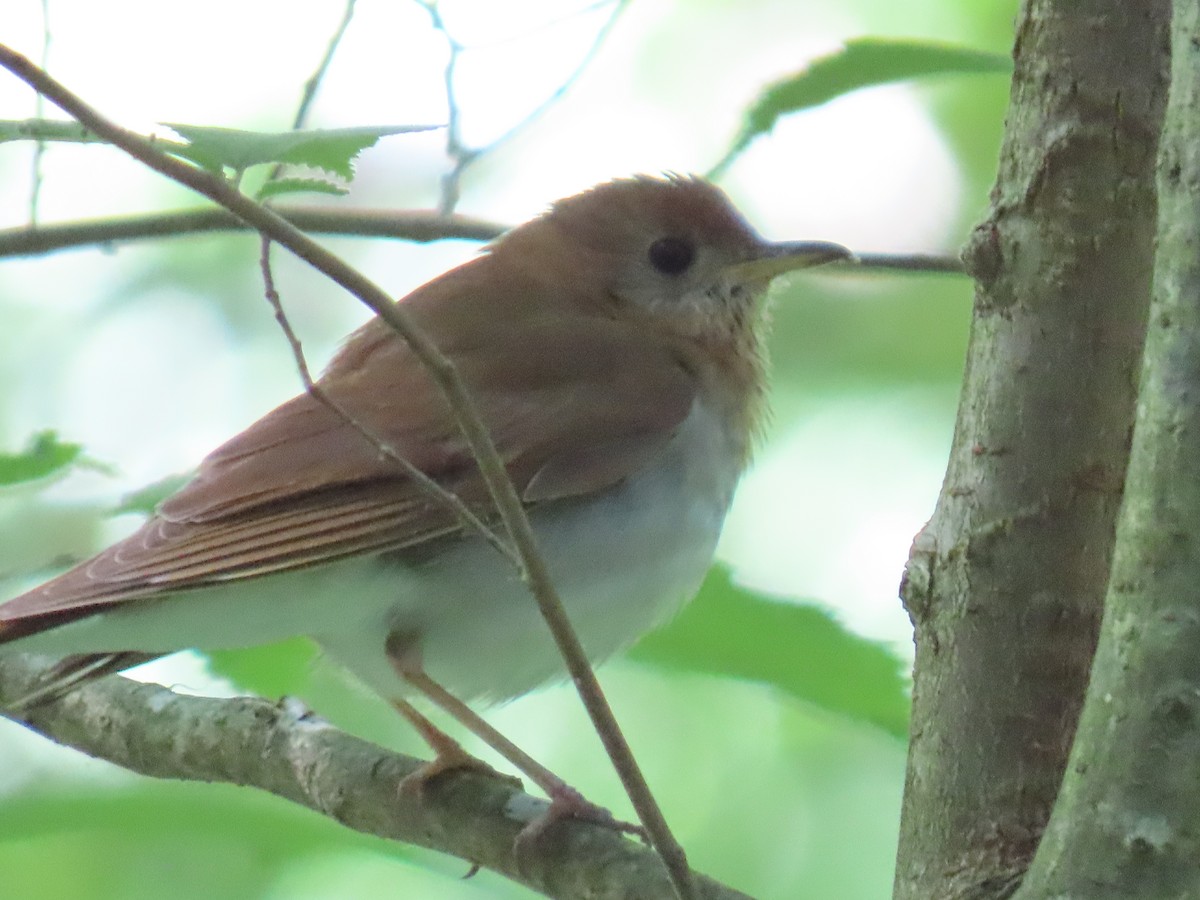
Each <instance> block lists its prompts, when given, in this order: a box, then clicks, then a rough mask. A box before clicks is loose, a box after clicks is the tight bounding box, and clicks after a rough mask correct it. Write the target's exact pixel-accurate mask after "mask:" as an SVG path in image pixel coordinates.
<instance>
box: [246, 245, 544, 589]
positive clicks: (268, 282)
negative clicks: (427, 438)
mask: <svg viewBox="0 0 1200 900" xmlns="http://www.w3.org/2000/svg"><path fill="white" fill-rule="evenodd" d="M259 268H260V269H261V271H262V277H263V287H264V293H265V294H266V298H267V302H268V303H270V304H271V309H273V310H274V311H275V321H276V322H278V323H279V327H280V328H281V329H283V334H284V337H286V338H287V342H288V346H289V347H291V350H292V357H293V359H294V360H295V362H296V369H297V371H299V373H300V380H301V382H303V384H304V389H305V390H306V391H307V392H308V393H309V394H311V395H312V397H313V399H314V400H316V401H317V402H318V403H320V404H322V405H323V406H325V407H326V408H327V409H329V410H330V411H332V412H333V413H335V414H336V415H337V416H339V417H340V418H341V419H342V420H343V421H345V422H346V424H347V425H349V426H350V427H351V428H353V429H354V430H355V431H357V432H358V433H359V434H361V435H362V436H363V438H364V439H365V440H366V441H367V443H369V444H370V445H371V446H372V447H374V448H375V450H376V451H377V452H379V453H380V454H382V455H383V456H386V457H387V458H388V459H390V460H392V461H393V462H395V463H396V464H397V465H398V466H399V467H400V468H401V469H403V470H404V473H405V474H406V475H407V476H408V477H409V478H411V479H412V480H413V482H414V483H415V484H416V485H417V486H418V487H419V488H420V489H421V490H422V491H424V492H425V493H426V495H427V496H429V497H430V498H431V499H433V500H434V501H435V502H437V503H440V504H441V505H443V506H445V507H446V508H448V509H449V510H450V511H451V512H452V513H454V515H455V517H457V519H458V521H459V522H460V523H461V524H462V526H463V527H464V528H466V529H467V530H468V531H473V532H475V533H476V534H478V535H479V536H480V537H482V538H483V539H484V540H485V541H487V542H488V543H489V544H491V545H492V547H494V548H495V549H496V551H497V552H499V553H500V555H502V556H504V557H505V558H506V559H507V560H508V561H509V562H511V563H512V564H513V565H514V566H516V567H517V569H518V571H519V570H520V568H521V560H520V558H519V557H518V556H517V554H516V551H514V550H513V548H512V547H511V546H509V544H508V543H506V542H505V541H503V540H501V538H500V536H499V535H498V534H496V532H495V531H494V530H492V529H491V528H489V527H488V526H487V525H485V524H484V523H483V522H482V521H480V519H479V517H478V516H476V515H475V513H473V512H471V510H470V508H469V507H468V506H467V505H466V504H465V503H463V502H462V500H461V499H460V498H459V496H458V495H457V494H455V493H452V492H451V491H448V490H446V489H445V488H444V487H442V486H441V485H440V484H438V483H437V482H436V481H434V480H433V479H432V478H430V477H429V476H428V475H426V474H425V473H424V472H422V471H421V470H420V469H418V468H417V467H416V466H414V465H413V464H412V462H411V461H410V460H409V459H408V458H407V457H406V456H404V454H402V453H401V452H400V451H399V450H397V449H396V448H395V447H394V446H393V445H392V444H390V443H389V442H387V441H385V440H384V439H383V438H382V437H381V436H380V435H378V434H376V433H375V432H374V431H372V430H371V429H369V428H367V426H366V425H364V424H362V422H360V421H359V420H358V419H357V418H355V417H354V416H353V415H352V414H351V413H350V411H349V410H347V409H346V408H345V407H343V406H342V405H341V404H339V403H338V402H337V401H336V400H334V399H333V398H332V397H330V396H329V394H327V393H326V392H325V391H324V390H323V389H322V388H321V386H320V385H319V384H317V383H316V381H314V380H313V377H312V373H311V372H310V371H309V368H308V361H307V360H306V359H305V358H304V348H303V347H302V346H301V345H300V338H298V337H297V336H296V331H295V329H294V328H292V323H291V322H290V321H289V320H288V317H287V313H286V312H285V311H284V309H283V301H282V300H280V298H279V291H278V290H277V289H276V287H275V276H274V274H273V273H272V271H271V239H270V238H269V237H265V236H264V237H263V238H262V252H261V253H260V254H259Z"/></svg>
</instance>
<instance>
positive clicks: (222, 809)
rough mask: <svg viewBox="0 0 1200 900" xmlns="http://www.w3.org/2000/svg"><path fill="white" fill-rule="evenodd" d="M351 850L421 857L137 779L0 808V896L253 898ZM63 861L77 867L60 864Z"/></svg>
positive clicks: (205, 791) (239, 791)
mask: <svg viewBox="0 0 1200 900" xmlns="http://www.w3.org/2000/svg"><path fill="white" fill-rule="evenodd" d="M347 851H359V852H361V851H374V852H377V853H380V854H383V855H385V856H387V857H390V858H392V859H405V858H413V857H414V856H416V857H417V858H420V857H421V856H422V854H421V853H420V851H412V850H411V849H410V848H407V847H405V846H404V845H403V844H398V843H394V842H389V841H384V840H382V839H380V838H376V837H372V836H369V835H364V834H360V833H358V832H355V831H352V830H350V829H348V828H344V827H342V826H340V825H339V824H337V823H336V822H334V821H333V820H331V819H327V818H324V817H321V816H318V815H314V814H313V813H311V812H309V811H308V810H305V809H301V808H300V807H298V806H294V805H292V804H290V803H288V802H287V801H284V800H281V799H279V798H277V797H272V796H269V795H267V794H265V793H262V792H259V791H252V790H247V789H245V788H239V787H234V786H231V785H209V784H188V783H175V782H161V781H151V780H148V779H142V780H138V781H136V782H133V783H131V784H126V785H124V786H123V788H122V789H121V790H112V789H111V788H108V789H105V790H95V789H91V788H87V787H84V788H82V789H81V788H80V787H79V786H78V785H73V786H71V788H70V789H69V790H62V789H61V788H60V789H58V790H37V791H28V792H26V793H24V794H21V795H13V796H8V797H6V798H4V800H3V801H0V863H3V864H4V871H5V876H4V880H3V885H4V887H3V889H2V890H0V895H2V896H3V897H5V898H10V897H11V898H14V900H15V898H18V897H20V898H22V900H43V898H45V900H50V898H61V897H78V898H88V900H99V898H114V900H116V898H120V900H154V898H159V897H162V896H163V884H164V883H171V884H173V885H174V887H173V888H172V891H171V893H172V896H173V897H185V898H190V897H209V898H211V897H257V896H262V895H264V894H265V893H266V892H267V891H268V890H269V887H270V885H271V884H273V883H274V882H275V880H276V879H277V878H278V876H279V873H280V872H281V871H284V870H285V869H286V867H288V866H289V865H292V864H295V862H296V861H298V860H304V859H308V858H311V857H313V856H314V855H320V854H331V853H339V852H347ZM64 858H65V859H70V860H71V865H69V866H62V865H54V863H53V860H54V859H60V860H61V859H64ZM214 859H219V860H221V865H219V866H214V865H213V864H212V861H213V860H214ZM38 863H41V864H40V865H39V864H38ZM400 874H402V870H399V869H398V875H400Z"/></svg>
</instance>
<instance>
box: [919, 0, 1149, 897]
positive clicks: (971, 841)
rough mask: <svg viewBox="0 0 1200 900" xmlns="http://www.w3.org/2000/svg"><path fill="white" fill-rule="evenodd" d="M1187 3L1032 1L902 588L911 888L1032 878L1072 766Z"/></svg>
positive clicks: (967, 887)
mask: <svg viewBox="0 0 1200 900" xmlns="http://www.w3.org/2000/svg"><path fill="white" fill-rule="evenodd" d="M1169 8H1170V4H1169V3H1167V2H1166V0H1149V2H1146V3H1139V4H1136V6H1135V5H1131V4H1129V3H1126V2H1124V0H1083V2H1080V0H1026V2H1024V3H1022V9H1021V14H1020V17H1019V19H1018V22H1017V35H1016V49H1015V70H1014V77H1013V88H1012V103H1011V106H1010V108H1009V113H1008V116H1007V120H1006V123H1005V137H1004V144H1003V147H1002V149H1001V154H1000V168H999V173H998V175H997V180H996V186H995V188H994V190H993V191H992V208H991V209H990V211H989V214H988V217H987V219H986V220H985V221H984V222H983V223H981V224H980V225H979V226H978V227H977V228H976V229H975V232H974V234H973V235H972V238H971V240H970V242H969V244H968V246H967V249H966V251H965V252H964V258H965V259H966V261H967V269H968V272H969V273H970V274H971V275H972V276H973V277H974V278H975V280H976V292H975V309H974V316H973V319H972V324H971V341H970V347H969V349H968V353H967V363H966V376H965V379H964V383H963V392H962V400H961V404H960V406H959V412H958V421H957V423H956V426H955V434H954V444H953V447H952V449H951V453H950V462H949V467H948V470H947V473H946V478H945V482H944V486H943V488H942V493H941V496H940V497H939V498H938V503H937V509H936V511H935V512H934V515H933V518H932V519H931V520H930V522H929V524H928V525H927V526H926V527H925V529H924V530H923V531H922V532H921V534H920V535H918V537H917V539H916V541H915V542H914V544H913V549H912V553H911V555H910V558H909V563H908V567H907V569H906V572H905V582H904V585H903V587H902V593H903V597H904V602H905V606H906V607H907V609H908V611H909V615H910V617H911V618H912V620H913V625H914V627H915V638H916V645H917V653H916V665H915V671H914V685H913V715H912V723H911V734H912V741H911V744H910V746H909V760H908V775H907V781H906V784H905V795H904V806H903V812H902V818H901V830H900V842H899V852H898V862H897V870H896V898H897V900H926V898H929V897H945V898H966V897H970V898H977V900H987V898H998V897H1006V896H1008V895H1009V892H1011V889H1012V887H1013V885H1014V884H1015V880H1017V879H1019V878H1020V876H1021V874H1022V873H1023V871H1024V869H1025V868H1026V867H1027V866H1028V865H1029V862H1030V860H1031V858H1032V856H1033V853H1034V850H1035V849H1036V847H1037V844H1038V840H1039V838H1040V837H1041V833H1042V830H1043V828H1044V827H1045V824H1046V821H1047V819H1048V818H1049V814H1050V810H1051V808H1052V807H1053V805H1054V800H1055V797H1056V795H1057V793H1058V788H1059V784H1060V783H1061V779H1062V776H1063V771H1064V769H1065V768H1066V765H1067V756H1068V753H1069V751H1070V747H1071V742H1072V739H1073V737H1074V733H1075V724H1076V722H1077V720H1078V716H1079V710H1080V708H1081V706H1082V703H1083V695H1084V690H1085V688H1086V686H1087V682H1088V677H1089V673H1090V671H1091V667H1092V656H1093V653H1094V650H1095V641H1096V635H1097V632H1098V628H1099V621H1100V615H1101V611H1102V608H1103V603H1104V593H1105V586H1106V583H1107V580H1108V571H1109V563H1110V557H1111V552H1112V546H1113V530H1114V526H1115V523H1116V518H1117V511H1118V509H1119V507H1120V502H1121V492H1122V487H1123V485H1124V480H1125V469H1126V464H1127V462H1128V454H1129V433H1130V428H1131V427H1132V424H1133V412H1134V401H1135V398H1136V391H1137V371H1138V363H1139V360H1140V358H1141V352H1142V341H1143V336H1144V334H1145V327H1146V310H1147V307H1148V300H1149V294H1150V283H1151V274H1152V268H1153V246H1154V230H1155V191H1154V180H1153V172H1154V160H1155V148H1156V144H1157V140H1158V133H1159V128H1160V127H1161V122H1162V113H1163V108H1164V99H1165V84H1166V82H1165V62H1166V53H1165V50H1166V41H1165V21H1166V15H1167V14H1168V13H1169ZM1085 895H1086V896H1090V894H1089V893H1088V892H1086V891H1085V892H1083V893H1082V894H1077V895H1075V896H1085Z"/></svg>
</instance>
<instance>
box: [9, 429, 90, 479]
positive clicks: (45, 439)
mask: <svg viewBox="0 0 1200 900" xmlns="http://www.w3.org/2000/svg"><path fill="white" fill-rule="evenodd" d="M82 453H83V447H82V446H81V445H79V444H68V443H65V442H63V441H60V440H59V439H58V434H57V433H55V432H53V431H39V432H38V433H37V434H35V435H34V436H33V437H31V438H30V439H29V443H28V444H27V449H25V450H24V451H22V452H21V453H0V485H9V484H20V483H21V482H25V481H37V480H38V479H39V478H46V477H48V476H50V475H53V474H55V473H56V472H61V471H63V470H65V469H67V468H68V467H69V466H71V465H72V464H74V463H76V462H79V461H81V460H80V456H81V454H82Z"/></svg>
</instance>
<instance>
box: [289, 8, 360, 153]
mask: <svg viewBox="0 0 1200 900" xmlns="http://www.w3.org/2000/svg"><path fill="white" fill-rule="evenodd" d="M356 2H357V0H346V10H345V12H343V13H342V21H341V22H339V23H338V27H337V29H336V30H335V31H334V32H333V36H332V37H331V38H330V39H329V44H328V45H327V46H326V47H325V55H324V56H322V57H321V61H320V62H319V63H318V64H317V68H316V69H315V70H314V71H313V73H312V75H311V76H310V77H309V79H308V81H306V82H305V83H304V93H303V94H302V95H301V97H300V105H299V106H297V107H296V115H295V117H294V118H293V119H292V131H299V130H300V129H301V128H303V127H304V125H305V123H307V122H308V113H309V110H310V109H311V108H312V103H313V100H315V99H316V96H317V91H319V90H320V89H321V82H322V81H324V80H325V73H326V72H328V71H329V64H330V63H332V62H333V57H334V54H336V53H337V49H338V47H339V46H340V45H341V43H342V38H343V37H345V36H346V29H348V28H349V27H350V20H351V19H353V18H354V4H355V3H356Z"/></svg>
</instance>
